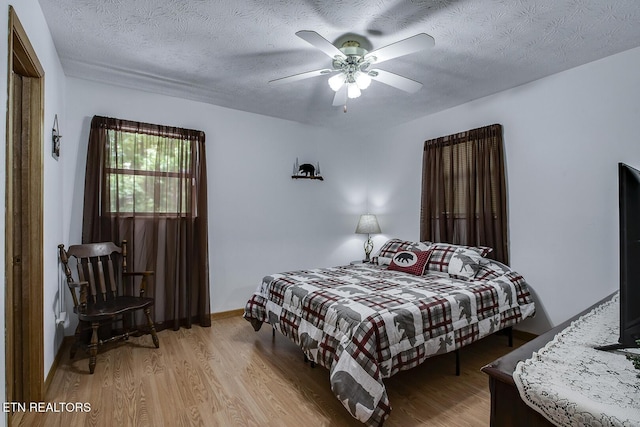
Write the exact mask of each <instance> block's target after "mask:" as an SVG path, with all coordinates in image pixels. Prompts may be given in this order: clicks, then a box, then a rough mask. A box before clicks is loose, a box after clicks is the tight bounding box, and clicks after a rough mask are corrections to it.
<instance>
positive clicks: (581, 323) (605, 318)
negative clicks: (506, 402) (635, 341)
mask: <svg viewBox="0 0 640 427" xmlns="http://www.w3.org/2000/svg"><path fill="white" fill-rule="evenodd" d="M619 312H620V304H619V295H618V294H616V295H615V296H614V298H612V299H611V300H610V301H608V302H606V303H604V304H602V305H599V306H598V307H596V308H595V309H593V310H591V311H590V312H589V313H587V314H585V315H584V316H582V317H580V318H579V319H578V320H576V321H575V322H573V323H572V324H571V325H570V326H569V327H568V328H566V329H564V330H562V331H561V332H560V333H559V334H557V335H556V336H555V338H554V339H553V340H552V341H550V342H549V343H547V345H546V346H545V347H543V348H542V349H540V351H538V352H536V353H533V355H532V357H531V358H530V359H527V360H525V361H522V362H520V363H518V365H517V366H516V370H515V372H514V373H513V379H514V381H515V383H516V386H517V387H518V391H519V392H520V397H521V398H522V400H523V401H524V402H525V403H527V405H529V406H531V407H532V408H533V409H535V410H536V411H538V412H540V413H541V414H542V415H544V416H545V418H547V419H548V420H549V421H551V422H552V423H554V424H555V425H558V426H640V378H637V377H636V375H637V374H638V371H637V370H636V369H635V368H634V367H633V364H632V363H631V361H629V360H627V358H626V357H625V353H624V352H621V351H613V352H607V351H601V350H596V349H595V348H594V347H597V346H600V345H605V344H611V343H615V342H617V341H618V338H619V336H620V332H619V331H620V325H619V321H620V320H619V319H620V315H619Z"/></svg>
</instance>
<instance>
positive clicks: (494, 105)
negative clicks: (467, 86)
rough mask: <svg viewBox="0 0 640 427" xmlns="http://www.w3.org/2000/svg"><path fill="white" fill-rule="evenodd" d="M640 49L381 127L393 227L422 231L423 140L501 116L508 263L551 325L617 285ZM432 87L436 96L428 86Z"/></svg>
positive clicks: (376, 193) (543, 322)
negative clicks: (621, 186)
mask: <svg viewBox="0 0 640 427" xmlns="http://www.w3.org/2000/svg"><path fill="white" fill-rule="evenodd" d="M638 69H640V48H636V49H633V50H629V51H626V52H623V53H620V54H617V55H614V56H611V57H608V58H605V59H602V60H599V61H596V62H592V63H590V64H586V65H584V66H581V67H578V68H574V69H572V70H569V71H566V72H563V73H559V74H556V75H553V76H550V77H547V78H544V79H541V80H538V81H535V82H532V83H529V84H527V85H523V86H520V87H517V88H514V89H511V90H507V91H504V92H501V93H498V94H496V95H493V96H489V97H486V98H483V99H479V100H476V101H474V102H470V103H467V104H464V105H461V106H458V107H455V108H452V109H449V110H446V111H443V112H441V113H438V114H434V115H431V116H428V117H424V118H421V119H418V120H415V121H413V122H411V123H409V124H405V125H401V126H397V127H394V128H392V129H389V130H388V131H386V132H383V133H378V134H376V135H372V136H371V139H370V142H371V152H372V155H371V158H370V165H369V166H370V169H371V170H372V173H371V174H370V176H369V180H370V190H369V192H370V197H371V202H372V203H374V204H376V205H379V206H380V207H379V209H380V210H382V211H384V215H383V219H384V221H385V222H386V223H387V224H389V225H388V229H387V232H389V233H391V234H392V235H398V236H401V237H404V238H407V239H417V238H418V236H419V219H420V205H419V197H420V193H421V188H420V186H421V180H420V176H421V169H422V148H423V143H424V141H425V140H428V139H431V138H436V137H439V136H444V135H448V134H452V133H455V132H461V131H465V130H468V129H473V128H476V127H480V126H485V125H490V124H493V123H501V124H502V125H503V129H504V141H505V152H506V167H507V186H508V205H509V212H508V214H509V236H510V249H511V265H512V267H514V268H515V269H516V270H518V271H519V272H520V273H521V274H523V276H524V277H525V278H526V279H527V281H528V282H529V283H530V285H531V286H532V287H533V289H534V291H535V294H536V295H537V297H538V301H537V302H538V315H537V317H536V318H535V319H532V320H531V321H527V323H525V324H523V325H522V328H523V329H525V330H530V331H533V332H538V333H539V332H543V331H544V330H546V329H547V328H548V327H549V326H551V325H555V324H558V323H560V322H562V321H564V320H566V319H567V318H569V317H571V316H573V315H575V314H576V313H578V312H579V311H581V310H582V309H584V308H586V307H588V306H589V305H591V304H592V303H594V302H596V301H598V300H599V299H601V298H602V297H604V296H606V295H608V294H609V293H611V292H613V291H614V290H616V289H617V288H618V280H619V279H618V278H619V271H618V220H617V218H618V204H617V203H618V193H617V191H618V187H617V186H618V184H617V182H618V181H617V163H618V162H620V161H623V162H625V163H628V164H630V165H634V166H636V167H640V140H639V137H638V132H637V129H638V127H637V124H638V123H640V104H639V103H638V99H640V78H639V77H638V71H637V70H638ZM423 96H429V94H428V93H427V94H424V95H423Z"/></svg>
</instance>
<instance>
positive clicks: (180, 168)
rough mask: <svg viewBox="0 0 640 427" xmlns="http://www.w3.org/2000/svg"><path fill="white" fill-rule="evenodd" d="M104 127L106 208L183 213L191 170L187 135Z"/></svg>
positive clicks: (188, 196) (187, 205) (187, 208)
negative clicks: (184, 137)
mask: <svg viewBox="0 0 640 427" xmlns="http://www.w3.org/2000/svg"><path fill="white" fill-rule="evenodd" d="M116 134H117V132H116V131H108V132H107V136H108V143H107V150H108V155H107V160H106V162H107V165H106V166H105V174H106V180H107V186H108V188H109V193H110V194H109V201H110V203H109V212H120V213H126V212H130V213H133V212H136V213H161V214H185V213H188V212H190V211H191V206H192V203H191V199H192V197H191V191H189V190H190V188H188V187H191V185H192V182H193V172H192V170H191V144H192V141H190V140H188V139H180V138H173V137H159V136H155V135H147V134H144V133H133V132H121V133H120V135H119V138H116Z"/></svg>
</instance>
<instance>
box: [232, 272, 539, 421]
mask: <svg viewBox="0 0 640 427" xmlns="http://www.w3.org/2000/svg"><path fill="white" fill-rule="evenodd" d="M496 272H498V273H499V274H498V273H496ZM486 277H491V278H490V279H487V278H486ZM534 312H535V307H534V303H533V301H532V298H531V295H530V293H529V290H528V288H527V284H526V282H525V280H524V279H523V278H522V276H520V275H519V274H518V273H516V272H514V271H512V270H506V269H504V268H502V267H501V269H500V268H498V269H496V270H495V271H494V273H493V274H492V275H490V276H485V279H483V280H473V281H468V280H467V281H465V280H460V279H455V278H450V277H449V276H447V275H434V274H428V275H425V276H414V275H411V274H407V273H403V272H398V271H392V270H387V269H386V267H382V266H377V265H372V264H359V265H350V266H343V267H334V268H322V269H313V270H300V271H291V272H286V273H280V274H273V275H270V276H266V277H265V278H264V279H263V281H262V284H261V285H260V287H259V288H258V289H257V291H256V292H255V294H254V295H253V296H252V297H251V299H250V300H249V301H248V302H247V305H246V307H245V313H244V317H245V319H247V320H248V321H250V322H251V323H252V325H253V326H254V328H255V329H256V330H258V329H259V328H260V326H261V324H262V323H263V322H267V323H269V324H270V325H272V326H273V327H274V328H275V329H277V330H278V331H280V332H282V333H283V334H284V335H285V336H287V337H289V338H290V339H291V340H292V341H294V342H295V343H296V344H298V345H299V346H300V347H301V348H302V350H303V352H304V353H305V354H306V355H307V357H308V358H309V359H310V360H311V361H314V362H316V363H319V364H321V365H323V366H325V367H326V368H327V369H329V370H330V381H331V389H332V391H333V393H334V394H335V395H336V397H337V398H338V399H339V400H340V401H341V402H342V404H343V405H344V406H345V407H346V408H347V410H348V411H349V412H350V413H351V415H353V416H354V417H355V418H357V419H358V420H360V421H362V422H364V423H365V424H367V425H371V426H379V425H382V423H383V422H384V420H385V419H386V418H387V417H388V415H389V412H390V410H391V406H390V404H389V399H388V397H387V393H386V390H385V386H384V383H383V382H382V380H383V378H387V377H390V376H392V375H394V374H395V373H397V372H399V371H402V370H405V369H410V368H413V367H415V366H417V365H419V364H420V363H422V362H423V361H424V360H425V359H427V358H429V357H431V356H433V355H436V354H441V353H447V352H450V351H453V350H455V349H458V348H460V347H463V346H465V345H467V344H470V343H472V342H474V341H477V340H479V339H480V338H482V337H484V336H487V335H489V334H492V333H494V332H496V331H498V330H500V329H503V328H506V327H509V326H512V325H515V324H516V323H518V322H520V321H522V320H523V319H525V318H527V317H529V316H532V315H533V314H534Z"/></svg>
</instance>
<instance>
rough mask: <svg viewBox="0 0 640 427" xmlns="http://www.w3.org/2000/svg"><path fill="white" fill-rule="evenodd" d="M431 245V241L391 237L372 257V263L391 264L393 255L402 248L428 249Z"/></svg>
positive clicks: (413, 249) (407, 249)
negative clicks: (414, 240) (413, 240)
mask: <svg viewBox="0 0 640 427" xmlns="http://www.w3.org/2000/svg"><path fill="white" fill-rule="evenodd" d="M429 246H431V242H412V241H409V240H402V239H395V238H394V239H389V240H387V241H386V242H385V244H384V245H382V246H381V247H380V250H379V251H378V253H376V254H375V256H373V257H372V258H371V263H372V264H377V265H389V264H390V263H391V259H392V258H393V256H394V255H395V254H396V253H397V252H398V251H401V250H406V251H426V250H427V249H429Z"/></svg>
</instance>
